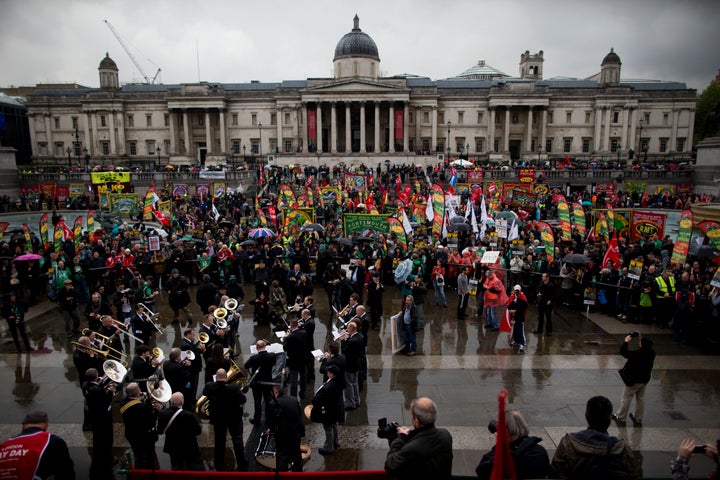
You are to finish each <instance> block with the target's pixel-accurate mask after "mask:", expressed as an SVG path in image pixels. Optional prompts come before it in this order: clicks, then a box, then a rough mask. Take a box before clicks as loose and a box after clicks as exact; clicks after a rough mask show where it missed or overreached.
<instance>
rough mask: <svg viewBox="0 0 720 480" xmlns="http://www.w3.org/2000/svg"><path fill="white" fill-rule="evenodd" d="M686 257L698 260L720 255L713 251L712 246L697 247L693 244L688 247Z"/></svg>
mask: <svg viewBox="0 0 720 480" xmlns="http://www.w3.org/2000/svg"><path fill="white" fill-rule="evenodd" d="M688 255H691V256H693V257H698V258H712V257H716V256H718V255H720V252H718V251H717V250H715V249H714V248H713V246H712V245H698V244H697V243H694V244H692V245H691V246H690V249H689V250H688Z"/></svg>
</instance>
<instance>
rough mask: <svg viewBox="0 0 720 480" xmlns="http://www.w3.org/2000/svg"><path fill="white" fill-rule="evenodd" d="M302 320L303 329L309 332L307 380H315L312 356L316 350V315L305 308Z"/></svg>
mask: <svg viewBox="0 0 720 480" xmlns="http://www.w3.org/2000/svg"><path fill="white" fill-rule="evenodd" d="M300 322H301V326H300V328H302V329H303V330H305V333H307V339H308V352H309V353H310V354H309V355H308V356H307V365H306V367H305V368H306V373H307V381H315V357H313V356H312V351H313V350H315V338H314V335H315V317H313V315H312V311H311V310H310V309H309V308H304V309H303V310H302V312H301V313H300Z"/></svg>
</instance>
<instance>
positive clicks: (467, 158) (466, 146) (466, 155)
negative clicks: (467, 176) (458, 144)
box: [465, 143, 470, 161]
mask: <svg viewBox="0 0 720 480" xmlns="http://www.w3.org/2000/svg"><path fill="white" fill-rule="evenodd" d="M465 159H466V160H468V161H469V160H470V144H469V143H466V144H465Z"/></svg>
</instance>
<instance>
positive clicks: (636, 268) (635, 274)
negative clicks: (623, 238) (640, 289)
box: [628, 259, 643, 280]
mask: <svg viewBox="0 0 720 480" xmlns="http://www.w3.org/2000/svg"><path fill="white" fill-rule="evenodd" d="M642 269H643V261H642V260H635V259H633V260H630V267H629V268H628V277H629V278H632V279H633V280H640V275H641V274H642Z"/></svg>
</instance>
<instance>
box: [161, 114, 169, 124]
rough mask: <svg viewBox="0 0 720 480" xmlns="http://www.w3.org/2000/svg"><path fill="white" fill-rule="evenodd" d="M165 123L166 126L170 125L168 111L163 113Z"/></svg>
mask: <svg viewBox="0 0 720 480" xmlns="http://www.w3.org/2000/svg"><path fill="white" fill-rule="evenodd" d="M163 125H165V126H166V127H169V126H170V115H168V114H167V113H166V114H164V115H163Z"/></svg>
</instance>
